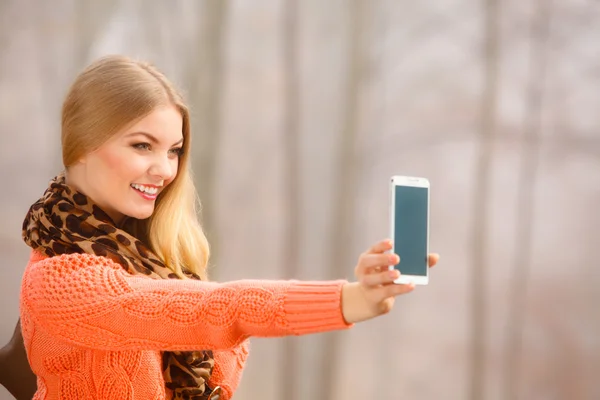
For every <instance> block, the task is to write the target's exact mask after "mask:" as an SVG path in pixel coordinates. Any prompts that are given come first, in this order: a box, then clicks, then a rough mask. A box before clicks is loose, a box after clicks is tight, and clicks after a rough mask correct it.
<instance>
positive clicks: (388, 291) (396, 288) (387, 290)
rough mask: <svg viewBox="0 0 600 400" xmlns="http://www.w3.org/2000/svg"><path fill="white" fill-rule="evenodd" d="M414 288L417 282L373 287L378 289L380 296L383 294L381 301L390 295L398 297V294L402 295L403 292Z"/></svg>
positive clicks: (408, 291)
mask: <svg viewBox="0 0 600 400" xmlns="http://www.w3.org/2000/svg"><path fill="white" fill-rule="evenodd" d="M414 289H415V284H414V283H408V284H393V285H385V286H381V287H379V288H376V289H373V290H376V291H377V292H378V294H379V296H381V300H380V301H383V300H384V299H386V298H388V297H396V296H400V295H402V294H406V293H410V292H412V291H413V290H414Z"/></svg>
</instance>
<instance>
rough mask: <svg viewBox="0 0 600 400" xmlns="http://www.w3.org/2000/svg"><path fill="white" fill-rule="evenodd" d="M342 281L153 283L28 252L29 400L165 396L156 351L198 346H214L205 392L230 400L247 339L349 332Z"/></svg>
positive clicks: (95, 261) (80, 258)
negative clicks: (32, 386) (32, 389)
mask: <svg viewBox="0 0 600 400" xmlns="http://www.w3.org/2000/svg"><path fill="white" fill-rule="evenodd" d="M342 284H343V281H333V282H331V281H330V282H298V281H260V280H241V281H235V282H229V283H215V282H200V281H193V280H183V281H182V280H154V279H150V278H148V277H145V276H133V275H130V274H128V273H127V272H126V271H125V270H123V268H122V267H121V266H120V265H118V264H116V263H114V262H112V261H111V260H108V259H106V258H103V257H98V256H92V255H88V254H70V255H61V256H57V257H51V258H45V257H44V256H42V255H41V254H39V253H37V252H33V253H32V256H31V259H30V261H29V264H28V266H27V269H26V270H25V274H24V276H23V283H22V287H21V323H22V330H23V338H24V342H25V349H26V350H27V355H28V358H29V362H30V364H31V367H32V369H33V371H34V372H35V374H36V375H37V377H38V391H37V393H36V395H35V397H34V399H35V400H41V399H48V400H50V399H61V400H66V399H68V400H72V399H90V400H91V399H102V400H110V399H119V400H123V399H126V400H134V399H144V400H162V399H167V398H170V394H169V393H168V391H167V390H166V389H165V385H164V380H163V377H162V367H161V351H169V350H170V351H177V350H180V351H183V350H201V349H212V350H214V355H215V368H214V370H213V374H212V377H211V380H210V382H209V384H210V386H211V387H215V386H217V385H219V386H221V387H222V388H223V397H222V398H224V399H230V398H231V397H232V396H233V393H234V391H235V389H236V387H237V385H238V383H239V380H240V377H241V374H242V370H243V368H244V364H245V361H246V357H247V355H248V347H247V344H248V343H247V342H248V340H247V339H248V338H249V337H250V336H261V337H273V336H285V335H304V334H310V333H316V332H324V331H330V330H336V329H345V328H348V327H349V326H350V325H349V324H347V323H346V322H345V321H344V319H343V317H342V313H341V306H340V297H341V287H342Z"/></svg>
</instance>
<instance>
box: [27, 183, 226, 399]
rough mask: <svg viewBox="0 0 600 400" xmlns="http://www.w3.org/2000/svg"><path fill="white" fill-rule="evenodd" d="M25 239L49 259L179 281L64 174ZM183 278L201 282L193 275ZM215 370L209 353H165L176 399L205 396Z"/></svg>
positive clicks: (31, 216) (32, 214)
mask: <svg viewBox="0 0 600 400" xmlns="http://www.w3.org/2000/svg"><path fill="white" fill-rule="evenodd" d="M23 239H24V240H25V242H26V243H27V245H29V246H30V247H32V248H33V249H37V250H39V251H40V252H42V253H44V254H46V255H47V256H49V257H54V256H56V255H60V254H69V253H87V254H95V255H97V256H102V257H107V258H109V259H111V260H113V261H114V262H116V263H118V264H120V265H121V266H122V267H123V268H124V269H125V270H126V271H127V272H129V273H130V274H132V275H140V274H142V275H146V276H148V277H150V278H153V279H178V278H179V277H178V276H177V275H176V274H174V273H173V272H172V271H171V270H170V269H169V268H168V267H166V266H165V264H164V263H163V262H162V261H161V260H160V259H159V258H158V257H157V256H156V255H155V254H154V253H153V252H152V251H151V250H150V249H149V248H148V247H147V246H146V245H144V244H143V243H142V242H141V241H140V240H138V239H137V238H135V237H134V236H132V235H131V234H129V233H128V232H126V231H124V230H122V229H119V228H117V227H116V226H115V223H114V222H113V220H112V219H111V218H110V217H109V216H108V215H107V214H106V213H105V212H104V211H102V210H101V209H100V207H98V206H97V205H96V204H94V203H93V202H92V201H91V199H90V198H88V197H87V196H85V195H84V194H82V193H80V192H78V191H76V190H74V189H73V188H71V187H69V186H68V185H67V184H66V182H65V175H64V173H61V174H59V175H58V176H56V177H55V178H54V179H52V180H51V181H50V185H49V187H48V189H47V190H46V191H45V193H44V195H43V196H42V198H40V199H39V200H38V201H37V202H36V203H34V204H33V205H32V206H31V208H30V209H29V212H28V213H27V216H26V217H25V221H24V222H23ZM186 275H187V276H188V277H189V278H190V279H200V278H199V277H198V276H197V275H195V274H191V273H188V274H186ZM213 367H214V358H213V353H212V351H210V350H205V351H185V352H183V351H173V352H164V353H163V376H164V379H165V384H166V387H167V388H168V389H171V390H172V391H173V396H174V397H173V398H174V399H182V400H203V399H206V398H208V395H209V394H210V392H211V389H210V388H209V387H208V385H207V381H208V379H209V377H210V375H211V373H212V370H213Z"/></svg>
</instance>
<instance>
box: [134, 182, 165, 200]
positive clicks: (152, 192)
mask: <svg viewBox="0 0 600 400" xmlns="http://www.w3.org/2000/svg"><path fill="white" fill-rule="evenodd" d="M130 186H131V188H133V189H135V190H137V191H138V192H140V193H141V194H144V195H146V196H149V197H156V196H157V195H158V188H157V187H156V186H145V185H140V184H137V183H132V184H131V185H130Z"/></svg>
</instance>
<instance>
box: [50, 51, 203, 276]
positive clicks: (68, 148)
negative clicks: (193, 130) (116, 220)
mask: <svg viewBox="0 0 600 400" xmlns="http://www.w3.org/2000/svg"><path fill="white" fill-rule="evenodd" d="M164 105H172V106H175V107H176V108H177V109H178V110H179V111H180V112H181V116H182V118H183V155H182V156H181V158H180V160H179V170H178V173H177V176H176V177H175V179H174V180H173V182H171V184H170V185H168V186H167V187H166V188H165V190H164V191H163V192H162V193H161V194H160V195H159V197H158V198H157V200H156V206H155V209H154V213H153V214H152V216H151V217H150V218H148V219H146V220H135V221H134V222H133V225H134V226H133V231H134V234H135V235H136V236H137V237H138V238H139V239H140V240H142V241H144V242H146V244H147V245H148V246H150V247H151V248H152V250H153V251H154V252H155V253H156V254H157V255H158V257H160V258H161V259H162V260H163V262H164V263H165V264H166V265H167V267H169V268H170V269H171V270H172V271H173V272H174V273H175V274H177V275H178V276H180V277H184V274H183V271H184V270H187V271H190V272H193V273H195V274H197V275H199V276H200V277H201V278H202V279H206V278H207V277H206V266H207V263H208V258H209V253H210V252H209V246H208V240H207V239H206V236H205V234H204V232H203V230H202V227H201V225H200V222H199V220H198V214H197V212H198V207H199V201H198V196H197V192H196V189H195V187H194V183H193V180H192V177H191V172H190V170H189V153H190V145H191V136H190V116H189V111H188V108H187V106H186V105H185V103H184V101H183V98H182V96H181V95H180V94H179V93H178V92H177V90H176V89H175V88H174V87H173V85H172V84H171V83H170V82H169V80H168V79H167V78H166V77H165V76H164V75H163V74H162V73H161V72H160V71H158V70H157V69H156V68H155V67H154V66H152V65H151V64H149V63H146V62H140V61H135V60H132V59H130V58H127V57H124V56H106V57H103V58H101V59H99V60H97V61H95V62H94V63H92V64H91V65H90V66H88V67H87V68H86V69H85V70H84V71H83V72H82V73H81V74H80V75H79V76H78V77H77V79H76V80H75V82H74V83H73V85H72V86H71V88H70V90H69V93H68V94H67V97H66V99H65V102H64V104H63V108H62V133H61V140H62V155H63V164H64V165H65V168H69V166H71V165H73V164H75V163H76V162H77V161H78V160H79V159H81V158H82V157H83V156H85V155H86V154H88V153H90V152H92V151H94V150H95V149H97V148H98V147H100V146H102V145H103V144H104V143H106V142H107V141H108V140H109V139H110V138H111V137H112V136H113V135H115V134H116V133H117V132H119V131H120V130H121V129H123V128H125V127H126V126H128V125H130V124H132V123H134V122H135V121H137V120H139V119H140V118H143V117H144V116H146V115H148V114H149V113H150V112H152V111H153V110H154V109H155V108H156V107H159V106H164Z"/></svg>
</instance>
